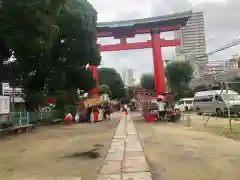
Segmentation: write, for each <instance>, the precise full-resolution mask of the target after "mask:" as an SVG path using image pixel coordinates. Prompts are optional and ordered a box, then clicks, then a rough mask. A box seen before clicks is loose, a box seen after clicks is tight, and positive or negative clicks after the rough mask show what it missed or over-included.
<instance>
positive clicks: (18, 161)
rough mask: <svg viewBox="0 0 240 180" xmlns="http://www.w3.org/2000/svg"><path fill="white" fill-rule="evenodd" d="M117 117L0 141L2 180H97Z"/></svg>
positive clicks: (57, 126) (49, 127) (9, 137)
mask: <svg viewBox="0 0 240 180" xmlns="http://www.w3.org/2000/svg"><path fill="white" fill-rule="evenodd" d="M119 119H120V114H119V113H116V114H114V115H113V118H112V120H110V121H108V120H106V121H102V122H99V123H96V124H88V123H86V124H74V125H70V126H68V125H52V126H44V127H39V128H37V129H35V130H32V131H29V132H28V133H25V134H20V135H16V136H15V135H14V136H8V137H6V138H4V139H2V140H0V162H1V163H0V174H1V178H0V179H4V180H29V179H30V178H35V179H37V180H53V179H54V180H55V179H56V178H60V177H61V178H62V179H63V180H65V179H67V180H75V179H78V180H79V179H81V178H83V179H85V180H96V178H97V173H98V171H99V170H100V167H101V166H102V164H103V159H104V158H105V156H106V154H107V151H108V148H109V146H110V143H111V139H112V136H113V133H114V131H115V128H116V127H117V124H118V121H119Z"/></svg>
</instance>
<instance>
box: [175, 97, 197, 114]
mask: <svg viewBox="0 0 240 180" xmlns="http://www.w3.org/2000/svg"><path fill="white" fill-rule="evenodd" d="M193 100H194V98H182V99H180V100H179V101H178V102H177V103H176V104H175V106H174V110H175V111H191V110H193Z"/></svg>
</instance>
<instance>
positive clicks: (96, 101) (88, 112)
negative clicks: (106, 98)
mask: <svg viewBox="0 0 240 180" xmlns="http://www.w3.org/2000/svg"><path fill="white" fill-rule="evenodd" d="M101 104H102V101H101V100H100V98H88V99H85V100H82V101H80V102H79V103H78V105H77V113H76V116H75V120H76V121H90V122H97V121H102V120H103V111H102V109H101V108H100V107H101Z"/></svg>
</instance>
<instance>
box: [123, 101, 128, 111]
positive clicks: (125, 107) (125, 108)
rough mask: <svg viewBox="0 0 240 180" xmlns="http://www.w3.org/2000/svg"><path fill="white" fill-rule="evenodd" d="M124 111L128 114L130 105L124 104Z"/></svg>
mask: <svg viewBox="0 0 240 180" xmlns="http://www.w3.org/2000/svg"><path fill="white" fill-rule="evenodd" d="M123 111H124V112H128V105H127V103H125V104H124V106H123Z"/></svg>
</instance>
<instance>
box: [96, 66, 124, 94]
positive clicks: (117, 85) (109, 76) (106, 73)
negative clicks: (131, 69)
mask: <svg viewBox="0 0 240 180" xmlns="http://www.w3.org/2000/svg"><path fill="white" fill-rule="evenodd" d="M98 76H99V85H102V84H106V85H108V86H109V88H110V90H111V92H112V96H113V98H122V97H124V83H123V80H122V78H121V76H120V74H119V73H118V72H117V71H116V70H115V69H113V68H99V69H98Z"/></svg>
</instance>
